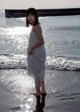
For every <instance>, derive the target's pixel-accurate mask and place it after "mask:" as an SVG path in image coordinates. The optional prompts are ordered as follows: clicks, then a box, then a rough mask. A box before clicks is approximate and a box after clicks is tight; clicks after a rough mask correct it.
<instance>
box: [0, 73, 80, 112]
mask: <svg viewBox="0 0 80 112" xmlns="http://www.w3.org/2000/svg"><path fill="white" fill-rule="evenodd" d="M8 73H10V72H9V71H8ZM48 73H50V75H51V74H53V73H54V76H53V77H51V78H52V80H53V81H52V82H49V80H50V78H48V79H47V78H46V89H47V96H46V98H45V106H44V108H43V110H44V112H63V111H64V112H79V111H80V107H79V105H80V90H79V87H80V83H78V82H80V76H79V77H78V74H77V72H75V74H74V75H73V73H72V75H73V76H75V75H76V76H75V78H73V79H72V78H71V77H70V80H69V81H66V79H67V78H68V76H69V75H71V73H69V72H68V73H67V75H66V77H65V80H64V81H63V82H65V83H64V85H63V84H62V85H61V83H62V81H61V80H62V75H64V72H63V71H58V72H57V71H53V72H48V71H47V72H46V74H47V77H49V74H48ZM62 73H63V74H62ZM56 74H57V80H58V82H56V77H55V76H56ZM51 76H52V75H51ZM60 76H61V77H60ZM10 79H11V77H10ZM10 79H9V80H10ZM9 82H10V81H9ZM47 82H48V83H47ZM55 82H56V83H55ZM12 83H13V82H12ZM27 83H28V82H27ZM68 83H69V85H68V86H67V84H68ZM18 84H20V82H18ZM12 85H13V84H12ZM73 85H74V86H73ZM7 86H8V84H7ZM13 86H14V85H13ZM17 86H18V87H19V85H17ZM49 86H50V87H49ZM12 88H13V87H12ZM52 88H53V89H52ZM20 89H21V88H19V89H18V91H17V87H16V86H15V90H14V91H13V92H12V91H11V89H10V87H9V88H8V87H6V86H0V99H1V100H0V112H32V111H33V110H34V109H35V106H36V98H35V97H34V96H33V95H29V92H28V95H27V94H26V95H24V94H25V93H24V90H23V89H22V90H23V91H22V93H20V92H19V91H20ZM25 91H27V89H26V90H25ZM19 95H21V96H20V97H17V96H19ZM41 112H42V111H41Z"/></svg>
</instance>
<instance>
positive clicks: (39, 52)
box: [27, 27, 46, 81]
mask: <svg viewBox="0 0 80 112" xmlns="http://www.w3.org/2000/svg"><path fill="white" fill-rule="evenodd" d="M40 28H41V27H40ZM41 33H42V32H41ZM37 41H38V38H37V35H36V33H35V32H34V31H33V30H32V31H31V33H30V37H29V44H28V49H27V60H28V74H29V75H31V76H33V77H34V78H35V79H37V80H41V81H43V80H44V77H45V60H46V52H45V47H44V44H43V45H41V46H40V47H37V48H35V49H34V50H33V54H32V55H29V54H28V51H29V49H30V48H32V46H34V45H35V44H36V43H37Z"/></svg>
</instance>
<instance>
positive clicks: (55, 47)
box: [0, 10, 80, 100]
mask: <svg viewBox="0 0 80 112" xmlns="http://www.w3.org/2000/svg"><path fill="white" fill-rule="evenodd" d="M39 21H40V24H41V27H42V29H43V37H44V41H45V48H46V54H47V57H46V63H45V68H46V75H45V76H46V77H45V85H46V91H47V92H48V93H49V94H61V95H62V96H65V95H66V97H70V95H71V96H72V95H73V96H78V95H80V15H73V16H70V15H69V16H48V17H39ZM30 30H31V29H30V28H27V27H26V18H25V17H24V18H5V11H4V10H0V85H1V86H2V87H4V88H6V89H7V90H8V91H11V92H13V93H14V94H15V95H16V97H17V98H19V99H21V100H23V99H24V97H27V96H28V94H29V93H30V92H31V91H34V88H35V87H34V80H33V78H31V77H30V76H28V73H27V46H28V39H29V34H30Z"/></svg>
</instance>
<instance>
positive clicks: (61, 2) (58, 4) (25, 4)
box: [0, 0, 80, 9]
mask: <svg viewBox="0 0 80 112" xmlns="http://www.w3.org/2000/svg"><path fill="white" fill-rule="evenodd" d="M29 7H34V8H36V9H49V8H50V9H54V8H80V0H0V9H27V8H29Z"/></svg>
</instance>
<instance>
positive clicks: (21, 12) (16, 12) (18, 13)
mask: <svg viewBox="0 0 80 112" xmlns="http://www.w3.org/2000/svg"><path fill="white" fill-rule="evenodd" d="M26 11H27V10H26V9H5V17H7V18H11V17H13V18H16V17H25V16H26ZM37 12H38V14H39V16H66V15H80V8H69V9H67V8H66V9H37Z"/></svg>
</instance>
